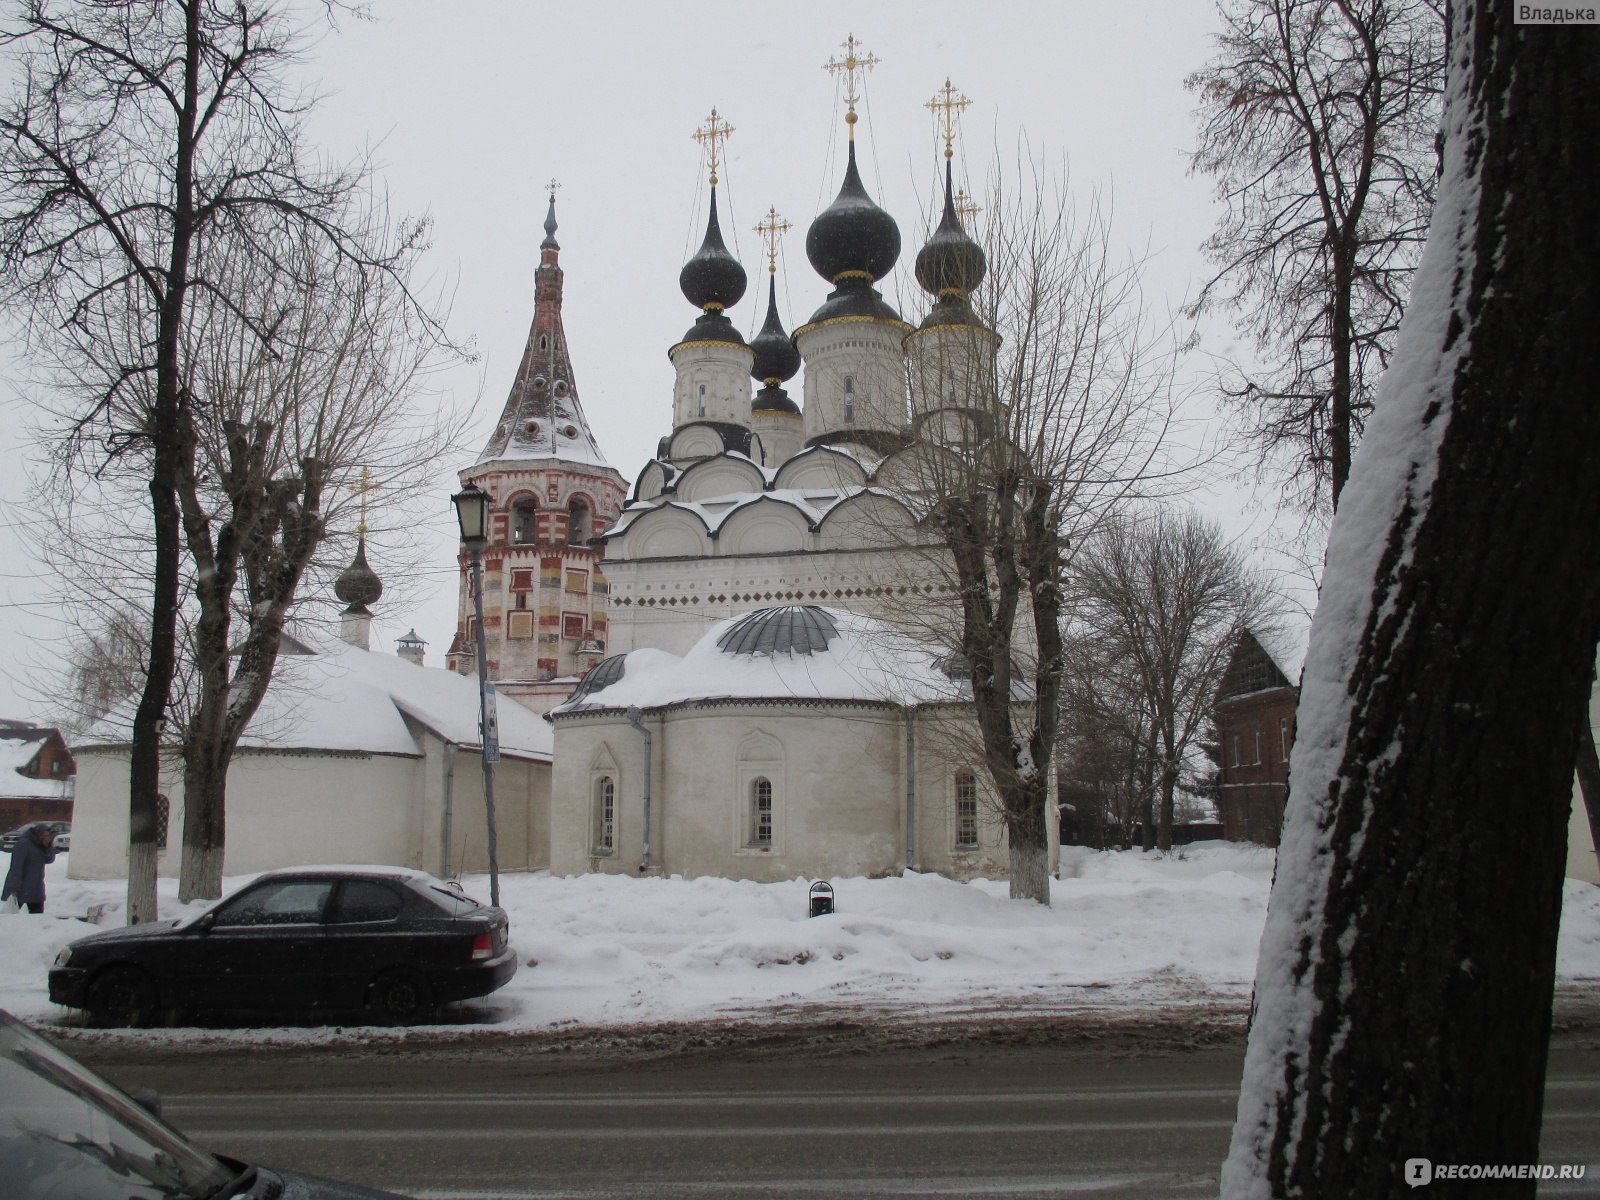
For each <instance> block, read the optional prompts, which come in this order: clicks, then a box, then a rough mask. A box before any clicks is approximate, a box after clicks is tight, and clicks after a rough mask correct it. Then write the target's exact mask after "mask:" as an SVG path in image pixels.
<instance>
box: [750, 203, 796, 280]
mask: <svg viewBox="0 0 1600 1200" xmlns="http://www.w3.org/2000/svg"><path fill="white" fill-rule="evenodd" d="M793 228H794V226H793V225H791V224H790V223H789V222H788V221H785V220H784V219H783V218H782V217H780V216H779V215H778V210H777V209H776V208H775V207H770V206H769V207H768V209H767V215H766V216H764V217H762V218H761V224H759V225H757V226H756V232H757V233H759V234H760V235H761V236H762V237H763V238H765V239H766V242H767V274H769V275H776V274H777V273H778V239H779V238H781V237H782V236H783V235H784V234H785V233H787V232H789V230H791V229H793Z"/></svg>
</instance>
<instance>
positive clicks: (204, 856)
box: [178, 745, 228, 904]
mask: <svg viewBox="0 0 1600 1200" xmlns="http://www.w3.org/2000/svg"><path fill="white" fill-rule="evenodd" d="M210 749H211V747H210V746H199V747H192V746H187V745H186V746H185V747H184V764H183V854H182V857H181V858H180V860H179V866H178V899H179V900H181V901H183V902H184V903H185V904H187V903H188V902H189V901H191V900H215V899H217V898H218V897H219V896H221V895H222V860H223V849H224V845H225V843H226V834H227V811H226V807H225V801H226V783H227V772H228V768H227V764H226V763H225V762H224V763H221V764H218V763H217V762H215V760H214V759H213V758H212V756H211V755H210V754H208V753H207V751H208V750H210Z"/></svg>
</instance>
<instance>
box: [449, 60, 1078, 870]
mask: <svg viewBox="0 0 1600 1200" xmlns="http://www.w3.org/2000/svg"><path fill="white" fill-rule="evenodd" d="M852 61H853V60H852ZM846 99H847V101H849V102H850V109H849V112H848V113H847V114H846V128H847V129H848V130H849V133H850V139H851V140H850V144H849V147H848V156H849V157H848V165H847V168H846V171H845V175H844V182H843V186H842V187H841V189H840V191H839V194H838V197H837V198H836V199H835V200H834V202H833V203H832V204H831V205H829V206H828V207H827V208H826V209H825V210H824V211H823V212H821V213H820V214H819V215H818V216H817V217H816V218H815V220H813V221H812V223H811V225H810V228H809V230H808V231H807V235H806V253H807V257H808V258H809V260H810V262H811V265H812V266H813V267H814V268H815V270H816V271H817V273H818V274H819V275H820V276H821V277H822V279H823V280H824V281H825V282H826V283H827V284H828V285H830V286H831V288H832V291H831V292H830V293H829V294H828V295H827V297H826V299H825V300H824V301H823V302H822V304H821V306H820V307H819V308H818V309H817V310H816V312H814V313H813V314H812V315H811V317H810V318H809V319H808V320H807V321H806V322H805V323H803V324H802V325H801V326H800V327H799V328H798V329H797V330H796V331H795V333H794V334H793V336H792V337H791V336H790V335H789V334H787V333H786V332H785V331H784V329H783V326H782V324H781V322H780V319H779V316H778V313H777V307H776V293H775V287H774V286H773V284H772V282H771V280H770V278H769V281H768V282H769V286H768V289H767V314H766V321H765V324H764V326H763V327H762V329H761V332H760V333H759V334H758V335H757V336H756V337H755V338H754V339H753V340H752V341H751V342H749V343H746V341H745V339H744V337H743V336H742V335H741V334H740V332H739V331H738V329H736V328H735V326H734V324H733V323H732V322H731V321H730V320H729V318H728V316H727V315H726V310H727V309H729V308H731V307H732V306H733V305H735V304H736V303H738V301H739V300H740V299H741V298H742V296H743V295H744V293H745V290H746V287H747V283H748V279H747V275H746V272H745V270H744V268H743V266H741V265H740V263H739V262H738V261H737V260H736V259H735V258H734V257H733V255H732V254H730V253H729V251H728V249H727V248H726V245H725V243H724V241H723V237H722V233H721V229H720V228H719V225H718V216H717V190H716V189H717V168H718V145H719V139H720V137H721V136H722V135H723V134H724V133H725V132H726V126H725V124H719V118H718V117H717V115H716V113H715V112H714V111H713V113H712V117H711V120H710V122H709V123H708V125H707V127H706V128H705V129H703V130H702V131H701V135H700V136H701V140H702V141H704V142H706V143H707V144H708V146H709V150H710V156H709V165H710V171H711V174H710V183H711V200H710V211H709V217H708V222H707V228H706V233H705V238H704V241H703V243H702V245H701V246H700V249H699V251H698V252H697V253H696V254H695V255H694V256H693V257H692V258H691V259H690V260H689V261H688V262H687V263H686V264H685V265H684V267H683V269H682V272H681V274H680V276H679V283H680V286H681V288H682V291H683V294H684V296H685V297H686V299H687V300H688V301H689V303H690V304H692V305H693V306H694V307H695V308H697V309H699V310H700V311H699V315H698V317H697V318H696V319H695V320H694V322H693V324H692V325H691V326H690V328H689V330H688V331H687V332H686V333H685V334H684V336H683V338H682V340H681V341H679V342H678V343H677V344H676V345H674V346H672V347H670V349H669V350H668V357H669V359H670V361H671V363H672V368H673V372H674V381H673V388H672V397H671V417H670V421H671V424H670V428H669V429H668V431H667V432H666V434H665V436H663V437H662V438H661V441H660V444H659V449H658V452H657V456H656V457H655V458H654V459H652V460H651V461H650V462H648V463H647V464H645V466H644V467H643V469H642V470H640V471H639V472H638V473H637V476H636V478H635V482H634V485H633V489H632V491H631V493H628V494H626V496H624V493H623V489H622V485H621V479H620V476H618V475H617V473H616V472H615V471H614V470H613V469H612V468H611V467H610V465H609V464H608V463H607V462H606V461H605V459H604V456H603V455H602V454H601V453H600V451H599V448H598V446H597V445H596V443H595V439H594V437H593V435H592V433H591V432H590V430H589V426H588V424H587V422H586V420H585V418H584V414H583V410H582V407H581V405H580V403H579V400H578V393H577V388H576V384H575V382H574V380H573V372H572V366H571V362H570V359H569V357H568V352H567V346H566V339H565V335H564V333H563V330H562V323H561V292H562V275H561V271H560V267H559V265H558V263H559V250H560V247H559V244H558V243H557V241H556V238H555V233H556V221H555V209H554V201H553V199H552V202H551V207H550V212H549V215H548V217H547V219H546V223H545V231H546V238H545V241H544V242H543V243H542V246H541V256H542V257H541V264H540V266H539V268H538V275H539V282H538V285H537V287H536V300H535V310H536V311H535V315H534V320H533V327H532V330H531V332H530V334H529V340H528V344H527V347H526V349H525V352H524V356H523V359H522V363H521V365H520V366H519V369H518V374H517V378H516V380H515V381H514V383H513V385H512V389H511V394H510V396H509V398H508V400H507V403H506V406H505V410H504V414H503V416H502V418H501V421H500V422H499V424H498V426H497V427H496V429H495V431H494V433H493V434H492V436H491V438H490V441H489V444H488V446H487V447H486V449H485V451H484V453H483V455H482V456H481V458H480V459H479V461H478V462H477V463H476V464H475V465H474V466H473V467H471V468H469V469H468V470H465V471H463V472H461V474H460V479H461V482H462V484H463V485H467V484H472V485H476V486H478V487H480V488H482V489H483V490H485V491H486V492H488V493H489V495H490V497H491V510H490V511H491V518H490V540H489V543H488V545H487V546H486V547H485V548H484V551H483V566H484V581H483V602H484V633H485V638H486V644H487V650H486V656H487V669H488V675H489V677H490V678H491V679H495V680H497V681H498V682H497V684H496V687H497V689H498V691H499V692H500V694H501V695H513V696H516V697H518V698H520V699H521V700H522V701H523V702H524V703H528V704H531V705H533V706H534V707H536V708H538V709H540V710H542V711H543V710H548V712H549V720H550V721H551V722H552V724H553V726H554V751H553V765H552V776H551V782H550V809H549V847H550V861H549V866H550V867H551V869H552V870H554V871H556V872H557V873H561V874H573V873H579V872H585V871H605V872H646V873H652V874H653V873H667V874H683V875H687V876H694V875H707V874H710V875H721V876H728V877H734V878H748V879H755V880H778V879H792V878H795V877H797V876H805V877H817V876H827V875H870V874H886V873H893V872H898V871H902V870H907V869H913V870H929V871H938V872H942V873H945V874H949V875H952V876H955V877H958V878H966V877H971V876H975V875H985V876H1003V875H1004V874H1005V873H1006V870H1007V861H1008V850H1007V847H1006V843H1005V833H1004V829H1003V827H1002V824H1001V822H1000V820H999V818H998V813H997V811H996V808H995V806H994V804H993V803H992V799H991V791H990V788H989V785H988V780H987V777H986V773H985V770H984V767H983V765H982V758H981V755H980V753H979V752H978V750H977V734H976V727H975V722H974V720H973V717H972V707H971V704H970V702H969V700H968V698H967V696H968V690H967V685H966V684H965V683H964V671H963V670H962V669H960V668H958V667H957V666H956V665H955V664H954V663H953V662H952V660H951V656H950V654H949V650H948V646H949V645H950V640H949V639H950V638H951V637H952V636H953V634H954V630H955V625H954V622H955V620H956V614H955V610H954V605H953V602H952V600H951V593H950V589H949V586H948V584H947V583H946V582H945V580H944V573H943V572H942V571H939V570H936V569H930V562H931V561H932V558H931V556H933V555H937V554H938V553H939V552H938V550H937V549H936V547H935V545H934V544H933V543H934V539H932V538H930V537H929V536H928V534H927V533H926V532H925V531H923V530H922V529H920V528H919V526H918V522H917V519H916V515H915V513H914V512H913V508H914V507H915V506H914V505H908V504H907V503H906V502H905V499H904V497H905V495H906V494H907V488H908V484H909V482H910V481H911V480H912V479H914V478H915V477H916V475H917V471H916V469H915V468H916V464H917V462H918V456H920V455H925V454H927V453H929V452H930V449H932V450H934V451H937V450H938V449H939V448H941V447H945V446H948V445H951V444H958V443H959V442H960V441H961V440H962V439H963V438H966V437H970V436H971V433H972V430H973V429H975V428H980V427H982V426H983V423H984V421H985V419H986V417H985V413H984V411H983V409H984V406H983V405H982V404H981V403H971V402H969V399H968V397H967V394H966V392H965V391H964V380H965V379H966V378H967V377H968V373H969V372H970V369H971V368H970V362H971V353H972V351H971V348H972V347H973V346H974V345H978V346H979V347H981V348H984V351H985V352H987V353H991V354H992V353H993V350H994V348H995V346H996V345H997V344H998V340H999V339H998V338H997V337H996V336H995V335H994V334H993V333H992V332H990V331H988V330H986V329H984V328H983V327H982V326H981V324H980V323H979V322H978V320H977V318H976V317H975V316H974V314H973V311H972V308H971V306H970V304H969V302H968V295H969V293H970V292H971V291H972V290H973V289H974V288H976V287H977V286H978V285H979V283H980V282H981V280H982V278H983V275H984V271H985V263H984V256H983V253H982V251H981V249H980V248H979V247H978V246H977V244H976V243H974V242H973V241H972V240H971V239H970V238H969V237H968V236H967V235H966V233H965V232H964V231H963V229H962V226H961V221H960V218H959V216H958V214H957V212H956V208H955V205H954V201H953V197H952V195H951V189H950V184H951V180H950V174H949V170H948V166H947V171H946V181H945V182H946V193H945V207H944V214H943V221H942V223H941V224H940V226H939V227H938V229H937V230H936V231H935V232H934V233H933V235H932V237H931V238H930V240H929V241H928V243H927V244H926V245H925V246H924V247H923V248H922V250H921V252H920V253H919V254H918V256H917V260H916V273H917V278H918V281H919V282H920V283H921V284H922V286H923V287H924V288H925V289H926V290H927V291H928V292H929V293H930V295H931V297H932V299H931V301H930V306H929V310H928V311H927V312H926V314H924V315H923V317H922V319H921V320H920V322H918V323H912V322H911V321H909V320H907V319H906V318H905V317H903V316H901V314H899V313H897V312H896V311H895V310H894V309H893V308H892V307H890V306H889V305H888V304H887V303H886V302H885V301H884V299H883V297H882V295H881V294H880V293H879V292H878V290H877V289H876V287H875V286H874V285H875V284H876V283H877V281H878V280H880V279H882V278H883V277H884V276H886V275H887V274H888V273H889V272H890V270H892V269H893V267H894V265H895V263H896V261H897V259H898V258H899V255H900V250H901V239H900V231H899V228H898V227H897V225H896V223H895V221H894V219H893V218H892V217H891V216H890V215H889V214H888V213H887V212H885V211H884V210H883V209H881V208H879V207H878V206H877V204H875V203H874V202H873V200H872V198H871V197H870V196H869V195H868V194H867V191H866V189H865V187H864V186H863V184H862V181H861V176H860V173H859V171H858V169H857V166H856V147H855V141H854V134H855V124H856V122H855V108H854V87H853V85H852V86H851V87H849V88H847V95H846ZM947 163H948V155H947ZM779 230H780V226H779V225H778V223H777V222H776V221H775V220H773V221H771V222H770V223H769V228H768V229H767V230H766V232H767V233H768V236H769V243H768V250H769V255H768V257H769V271H770V269H771V260H772V258H773V256H774V254H775V242H774V241H773V240H772V239H775V237H776V236H777V233H778V232H779ZM963 363H965V364H968V366H967V370H958V369H957V367H956V366H953V365H951V364H963ZM802 368H803V370H804V384H803V389H802V396H803V401H802V402H801V403H797V402H796V401H795V400H793V399H792V398H791V397H790V395H789V394H788V392H787V391H786V390H785V388H784V386H783V385H784V383H785V382H786V381H788V380H790V379H791V378H793V377H794V376H795V375H796V374H797V373H799V372H800V371H801V370H802ZM977 374H980V375H981V374H982V372H981V371H979V372H977ZM908 379H909V380H911V381H912V386H910V387H908V384H907V381H908ZM756 384H759V385H760V387H759V390H757V389H756V387H755V385H756ZM663 407H664V408H665V405H664V406H663ZM461 562H462V588H461V596H460V623H459V627H458V630H457V633H456V637H455V640H454V642H453V643H452V647H451V651H450V665H451V667H452V668H453V669H456V670H459V671H461V672H462V673H475V672H476V670H477V665H476V661H475V658H474V656H473V647H474V644H475V633H476V631H475V629H474V627H473V624H472V621H473V616H472V613H473V605H472V602H471V597H470V595H469V591H468V589H469V586H470V585H469V582H468V580H469V575H468V573H467V569H466V564H467V559H466V556H465V555H464V554H463V556H462V559H461ZM941 625H942V626H943V629H940V628H939V627H940V626H941ZM940 633H942V634H943V636H938V634H940ZM580 676H581V683H580V682H579V677H580ZM575 685H576V690H575V691H574V687H575ZM569 695H570V698H567V697H568V696H569ZM1015 702H1016V703H1019V704H1025V703H1026V697H1025V696H1021V695H1019V696H1016V697H1015ZM1050 824H1051V825H1052V827H1053V826H1054V822H1050ZM1053 836H1054V829H1053V828H1052V837H1053ZM1055 855H1056V848H1055V846H1054V845H1053V844H1052V847H1051V859H1052V861H1051V865H1052V868H1053V866H1054V859H1055Z"/></svg>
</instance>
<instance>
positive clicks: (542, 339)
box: [539, 333, 550, 350]
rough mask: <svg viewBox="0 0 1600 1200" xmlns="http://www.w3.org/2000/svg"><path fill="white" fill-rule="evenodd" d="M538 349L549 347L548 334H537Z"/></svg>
mask: <svg viewBox="0 0 1600 1200" xmlns="http://www.w3.org/2000/svg"><path fill="white" fill-rule="evenodd" d="M539 349H541V350H548V349H550V339H549V337H548V336H546V335H545V334H542V333H541V334H540V335H539Z"/></svg>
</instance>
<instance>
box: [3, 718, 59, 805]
mask: <svg viewBox="0 0 1600 1200" xmlns="http://www.w3.org/2000/svg"><path fill="white" fill-rule="evenodd" d="M51 732H52V731H51V730H49V729H40V728H36V727H31V726H20V727H18V726H7V727H5V728H0V796H6V797H12V798H15V797H26V798H28V799H46V800H58V799H62V798H63V797H68V796H71V795H72V790H71V787H72V785H71V784H70V783H69V782H68V781H67V780H65V779H35V778H34V777H33V776H32V775H27V774H24V773H23V772H25V771H28V770H30V769H31V768H32V767H33V760H34V759H36V758H37V757H39V751H40V750H41V749H42V748H43V746H44V739H45V738H47V737H48V736H49V735H50V733H51Z"/></svg>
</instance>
